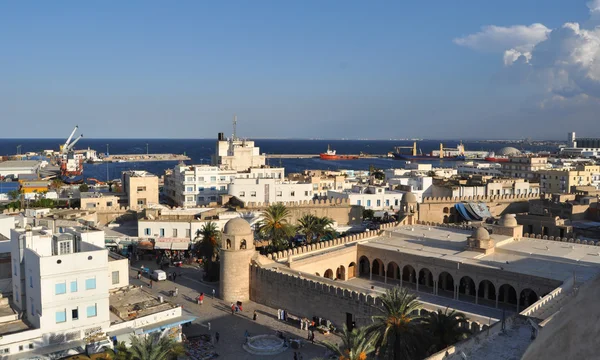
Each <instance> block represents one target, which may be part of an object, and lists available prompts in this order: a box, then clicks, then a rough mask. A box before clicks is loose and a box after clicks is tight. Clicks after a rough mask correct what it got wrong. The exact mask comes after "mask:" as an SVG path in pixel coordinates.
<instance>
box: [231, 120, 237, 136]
mask: <svg viewBox="0 0 600 360" xmlns="http://www.w3.org/2000/svg"><path fill="white" fill-rule="evenodd" d="M232 139H233V141H236V140H237V115H235V114H234V115H233V136H232Z"/></svg>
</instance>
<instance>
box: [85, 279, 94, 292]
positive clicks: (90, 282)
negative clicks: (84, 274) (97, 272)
mask: <svg viewBox="0 0 600 360" xmlns="http://www.w3.org/2000/svg"><path fill="white" fill-rule="evenodd" d="M95 288H96V278H91V279H86V280H85V289H86V290H93V289H95Z"/></svg>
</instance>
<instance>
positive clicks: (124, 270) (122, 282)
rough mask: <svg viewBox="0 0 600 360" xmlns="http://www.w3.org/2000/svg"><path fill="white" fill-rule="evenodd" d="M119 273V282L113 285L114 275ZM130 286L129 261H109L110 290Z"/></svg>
mask: <svg viewBox="0 0 600 360" xmlns="http://www.w3.org/2000/svg"><path fill="white" fill-rule="evenodd" d="M114 271H117V272H118V273H119V282H117V283H116V284H113V282H112V273H113V272H114ZM128 285H129V259H127V258H125V259H120V260H109V261H108V288H109V289H116V288H120V287H123V286H128Z"/></svg>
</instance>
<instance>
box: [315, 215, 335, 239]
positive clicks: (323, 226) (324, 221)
mask: <svg viewBox="0 0 600 360" xmlns="http://www.w3.org/2000/svg"><path fill="white" fill-rule="evenodd" d="M336 234H337V233H336V232H335V229H334V228H333V219H331V218H328V217H327V216H324V217H318V218H317V230H316V235H317V241H321V240H322V239H323V238H325V237H329V238H331V239H334V238H335V236H336Z"/></svg>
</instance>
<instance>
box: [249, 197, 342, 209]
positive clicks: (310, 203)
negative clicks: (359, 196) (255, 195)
mask: <svg viewBox="0 0 600 360" xmlns="http://www.w3.org/2000/svg"><path fill="white" fill-rule="evenodd" d="M273 204H283V205H285V206H287V207H291V208H294V207H330V206H342V207H347V206H350V200H349V199H327V200H303V201H279V202H247V203H246V204H245V205H244V208H248V209H257V208H261V209H262V208H265V207H268V206H270V205H273Z"/></svg>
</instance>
